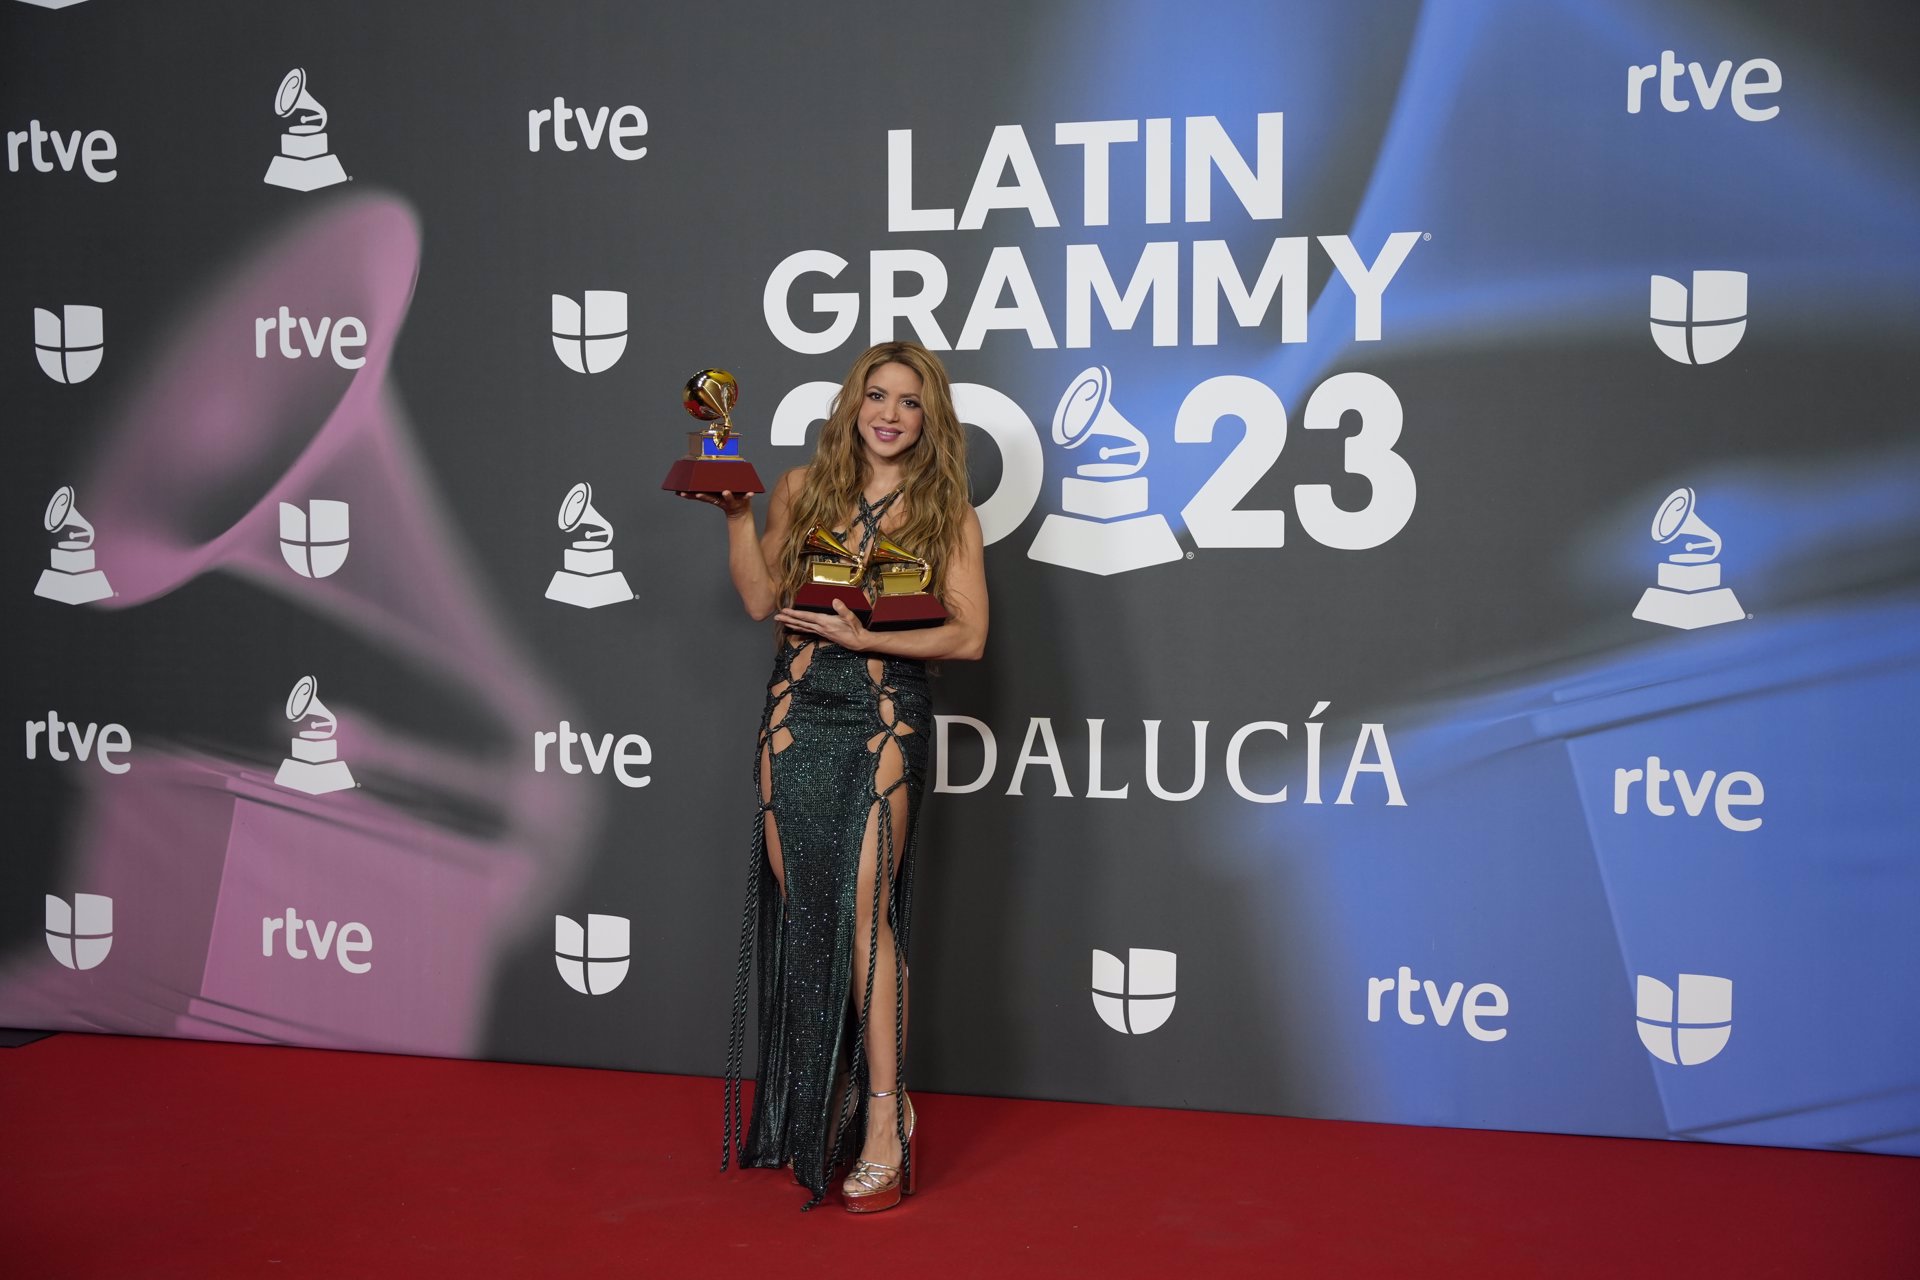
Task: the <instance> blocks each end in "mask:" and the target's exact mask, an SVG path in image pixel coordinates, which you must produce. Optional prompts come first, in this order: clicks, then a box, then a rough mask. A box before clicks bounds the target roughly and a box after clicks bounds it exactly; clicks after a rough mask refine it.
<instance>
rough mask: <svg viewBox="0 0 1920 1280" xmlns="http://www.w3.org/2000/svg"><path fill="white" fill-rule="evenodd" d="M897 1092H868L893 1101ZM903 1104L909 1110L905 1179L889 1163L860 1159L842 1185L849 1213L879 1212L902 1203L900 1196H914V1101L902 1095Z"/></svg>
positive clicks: (901, 1102)
mask: <svg viewBox="0 0 1920 1280" xmlns="http://www.w3.org/2000/svg"><path fill="white" fill-rule="evenodd" d="M897 1092H899V1091H898V1090H894V1089H889V1090H886V1091H884V1092H881V1093H869V1094H868V1095H867V1096H868V1097H869V1098H891V1097H892V1096H893V1095H894V1094H895V1093H897ZM900 1105H901V1106H903V1107H905V1108H906V1109H907V1152H906V1166H907V1171H906V1176H905V1177H904V1178H903V1177H902V1176H901V1173H900V1170H898V1169H896V1168H894V1167H893V1166H892V1165H890V1164H881V1163H880V1162H879V1161H878V1160H861V1161H859V1162H858V1163H856V1164H855V1165H854V1166H853V1172H852V1173H850V1174H848V1175H847V1180H846V1181H845V1182H843V1183H841V1184H840V1198H841V1199H842V1200H843V1201H845V1202H846V1206H847V1212H848V1213H878V1212H880V1210H882V1209H891V1208H893V1206H895V1205H897V1204H899V1203H900V1197H901V1195H902V1194H903V1193H904V1194H906V1195H912V1194H913V1165H914V1160H913V1121H914V1115H913V1099H912V1098H909V1097H906V1096H905V1095H904V1094H903V1095H902V1096H901V1100H900Z"/></svg>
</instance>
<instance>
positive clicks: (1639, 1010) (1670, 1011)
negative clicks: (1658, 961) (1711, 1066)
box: [1634, 973, 1733, 1067]
mask: <svg viewBox="0 0 1920 1280" xmlns="http://www.w3.org/2000/svg"><path fill="white" fill-rule="evenodd" d="M1635 982H1636V983H1637V984H1638V986H1637V989H1636V991H1635V996H1634V1012H1635V1013H1636V1014H1637V1015H1638V1022H1637V1025H1638V1026H1639V1028H1640V1043H1641V1044H1644V1045H1645V1046H1647V1052H1648V1053H1651V1054H1652V1055H1653V1056H1654V1057H1656V1058H1658V1059H1660V1061H1662V1062H1669V1063H1672V1064H1674V1065H1675V1066H1681V1067H1697V1066H1699V1065H1700V1064H1701V1063H1703V1062H1711V1061H1712V1060H1713V1059H1714V1058H1716V1057H1718V1056H1719V1055H1720V1051H1721V1050H1722V1049H1724V1048H1726V1047H1727V1040H1728V1038H1729V1037H1730V1036H1732V1035H1733V980H1732V979H1731V978H1715V977H1712V976H1710V975H1708V974H1704V973H1683V974H1680V975H1679V983H1680V990H1679V992H1678V994H1677V996H1676V994H1675V992H1674V989H1673V988H1672V987H1670V986H1668V985H1667V984H1666V983H1664V982H1662V981H1660V980H1659V979H1658V978H1649V977H1647V976H1646V975H1645V974H1639V975H1637V976H1636V978H1635Z"/></svg>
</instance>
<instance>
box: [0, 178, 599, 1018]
mask: <svg viewBox="0 0 1920 1280" xmlns="http://www.w3.org/2000/svg"><path fill="white" fill-rule="evenodd" d="M419 263H420V235H419V227H418V224H417V222H416V221H415V219H414V216H413V214H412V212H411V211H410V210H409V209H408V208H407V207H406V205H404V204H403V203H402V202H400V201H398V200H396V199H393V198H391V197H384V196H363V197H358V198H354V199H347V200H341V201H338V202H335V203H333V204H331V205H330V206H329V207H328V208H327V209H326V210H324V211H323V212H321V213H320V214H318V215H317V216H315V217H313V218H311V219H309V220H307V221H305V222H303V223H301V224H299V225H298V226H297V227H295V228H294V229H293V230H292V231H291V232H289V233H288V234H286V235H285V236H284V237H282V238H280V239H279V240H278V241H277V242H275V243H274V244H272V245H270V246H269V247H268V248H267V249H265V250H264V251H263V252H261V253H260V254H258V255H257V256H256V257H255V258H254V259H253V260H252V261H251V262H249V263H248V264H247V265H246V266H244V267H243V268H242V269H241V270H239V271H238V272H237V273H236V274H235V275H234V276H233V277H232V279H231V280H230V281H229V282H228V283H227V284H226V285H225V286H224V288H223V289H221V290H220V291H219V292H218V293H217V294H216V296H215V297H214V298H213V300H212V301H211V302H209V303H208V304H206V305H205V306H204V307H203V308H201V309H200V311H199V312H198V314H197V315H195V316H194V317H193V318H192V319H191V320H190V321H188V322H187V323H186V324H185V325H184V326H183V329H182V336H181V337H180V339H179V340H178V341H177V343H176V344H175V345H174V348H173V349H172V350H171V351H170V352H168V353H166V354H164V355H163V357H162V358H161V360H160V361H159V363H158V367H157V368H158V371H157V373H156V374H155V375H154V377H153V380H152V382H151V383H150V385H148V386H147V387H146V388H145V389H144V390H143V391H142V392H141V393H139V394H138V395H136V396H135V397H134V398H133V400H132V403H131V404H130V406H129V408H128V410H127V412H126V413H125V414H124V416H123V418H122V420H121V421H120V422H119V423H118V424H117V425H116V426H115V427H114V429H113V430H112V431H110V432H109V433H108V443H107V446H106V449H105V452H104V454H103V456H102V458H101V460H100V462H99V464H98V466H97V467H96V468H95V471H94V474H93V475H91V476H90V477H89V478H88V479H87V480H86V481H85V482H84V484H83V485H82V491H83V492H85V493H86V494H87V495H88V503H89V510H90V513H91V518H92V519H94V521H95V523H96V524H97V525H98V526H100V527H103V528H110V529H111V530H112V532H113V537H112V550H111V554H110V555H108V554H104V553H103V555H102V557H101V558H102V561H103V563H104V564H105V566H106V567H107V568H108V569H109V570H110V571H111V573H112V574H113V581H114V585H115V587H116V588H117V591H118V594H117V595H116V596H115V597H114V598H113V599H111V600H110V601H103V602H101V604H100V606H99V607H101V608H127V607H131V606H137V605H140V604H143V603H146V602H148V601H151V600H154V599H157V598H159V597H161V596H164V595H166V594H168V593H170V592H173V591H175V590H178V589H179V588H181V587H182V586H184V585H186V584H187V583H189V582H192V581H193V580H194V579H195V578H197V577H199V576H200V575H201V574H204V573H208V572H212V571H215V570H218V571H222V572H225V573H229V574H232V575H235V576H237V577H239V578H241V579H243V580H245V581H247V582H249V583H251V584H254V585H256V586H258V587H260V588H263V589H265V590H268V591H271V592H274V593H276V594H278V595H281V596H284V597H286V598H287V599H288V600H290V601H292V602H293V603H294V604H296V605H297V606H298V607H300V608H303V609H307V610H310V611H312V612H314V613H316V614H319V615H322V616H324V617H325V618H327V619H328V620H330V621H331V622H333V623H334V624H336V625H338V626H340V627H342V628H345V629H346V630H349V631H351V632H353V633H356V634H358V635H360V636H362V637H364V638H365V639H366V640H367V641H369V642H370V643H371V644H373V645H375V646H377V647H378V648H379V649H380V650H381V651H382V652H384V653H385V654H386V655H388V656H389V657H390V658H391V659H392V660H394V661H395V662H396V663H398V664H400V665H402V666H406V667H408V668H411V669H413V670H415V671H417V672H418V673H419V674H420V675H421V676H423V677H427V678H430V679H431V680H432V681H433V683H434V684H435V685H436V687H438V688H442V689H447V690H449V691H451V692H452V693H454V694H456V695H457V696H459V697H460V698H462V699H464V701H465V702H466V704H467V705H468V706H469V707H470V708H471V709H472V710H474V711H476V712H479V713H481V714H482V718H484V719H485V720H488V721H491V722H492V723H494V724H496V725H498V726H500V728H501V729H502V730H503V731H504V732H505V733H507V734H509V735H510V736H513V737H518V736H519V735H520V733H521V732H522V731H523V729H524V727H526V726H532V725H544V724H552V723H555V722H556V721H557V720H558V719H560V718H561V717H563V716H565V715H567V714H569V713H568V711H567V709H566V708H565V707H564V706H562V704H561V702H560V699H559V697H558V695H557V694H556V693H555V692H554V691H553V690H552V689H551V688H550V687H549V686H548V685H547V683H546V681H545V679H544V678H543V676H542V675H541V673H540V672H539V671H538V669H537V668H536V666H535V665H534V663H533V662H532V661H531V660H530V659H529V658H528V657H527V656H526V655H525V654H523V653H522V652H520V651H519V650H518V649H517V647H516V646H515V644H514V643H513V642H512V640H511V639H510V638H509V637H508V635H507V632H506V629H505V628H504V627H503V626H502V625H501V624H500V622H499V621H498V620H497V619H496V618H495V617H494V615H493V613H492V611H491V609H490V608H489V606H488V604H487V603H486V600H485V596H484V594H483V592H482V591H481V589H480V587H479V585H478V579H477V577H476V575H475V574H473V573H472V572H471V570H470V569H469V568H468V567H467V564H466V561H465V557H464V554H463V551H462V548H461V545H460V541H459V538H458V535H457V533H456V532H455V530H454V526H453V524H452V523H451V521H450V520H448V519H447V518H446V517H445V516H444V515H443V514H442V510H441V506H440V503H439V501H438V499H437V497H436V496H435V494H434V493H433V491H432V488H431V487H430V485H429V483H428V480H427V473H426V469H425V467H424V465H423V464H422V461H421V459H420V457H419V455H418V453H417V451H416V449H415V447H414V444H413V441H412V439H411V437H410V434H409V432H408V430H407V427H406V424H405V419H404V416H403V414H402V412H401V409H400V406H399V400H398V397H397V395H396V394H395V392H394V389H393V387H392V386H391V385H390V383H389V382H388V379H387V371H388V366H389V363H390V361H391V357H392V353H393V346H394V342H395V340H396V339H397V338H398V336H399V333H400V330H401V327H402V324H403V323H404V321H405V318H406V313H407V307H408V304H409V302H410V301H411V299H412V296H413V288H414V282H415V278H416V275H417V273H418V270H419ZM294 303H297V308H296V310H297V311H298V312H300V313H301V314H303V315H304V316H306V317H308V318H309V319H310V320H311V321H312V322H313V323H314V324H316V325H317V324H318V322H319V320H320V318H322V317H328V318H331V319H332V320H334V321H335V322H337V321H339V320H340V319H342V318H345V317H348V316H351V317H354V318H355V319H357V320H359V321H360V322H361V324H362V326H363V327H364V330H365V333H366V344H365V347H364V349H363V350H361V351H358V352H356V353H355V354H356V355H364V356H365V363H364V364H363V365H360V366H359V367H357V368H345V367H342V366H341V365H340V364H338V363H336V362H335V361H334V360H333V359H330V358H328V356H327V354H326V353H325V352H322V353H320V354H317V355H315V356H307V355H305V354H304V353H305V350H306V348H305V347H304V345H301V346H300V350H301V351H302V355H301V356H300V357H298V358H288V357H286V356H284V355H283V354H282V353H281V352H280V350H279V348H278V339H277V337H275V336H273V335H269V336H268V338H267V340H266V351H267V355H266V356H265V357H262V356H260V355H258V354H256V352H257V350H258V348H256V345H255V339H256V329H255V323H256V320H258V319H260V318H263V317H277V316H278V315H279V313H280V309H281V308H282V307H283V306H286V305H289V304H294ZM295 341H296V343H297V344H298V342H299V340H298V339H296V340H295ZM314 497H324V498H328V499H337V500H340V501H343V502H346V503H348V504H350V506H351V508H352V513H353V532H354V539H355V542H356V543H357V544H359V545H360V546H361V547H363V548H376V547H377V548H380V549H381V551H380V554H367V553H365V552H362V553H359V554H357V555H356V561H355V564H354V566H353V570H354V571H353V572H351V573H342V574H337V575H335V576H333V577H330V578H327V579H325V580H315V579H307V578H301V577H297V576H294V575H291V574H289V573H288V572H287V571H286V567H285V565H284V564H282V563H281V554H280V551H279V547H278V542H279V523H278V521H279V514H278V512H279V504H280V503H281V502H282V501H287V502H293V503H302V502H305V501H306V500H308V499H310V498H314ZM103 543H104V540H103ZM103 551H104V548H103ZM233 625H236V626H244V620H243V619H239V618H236V619H234V622H233ZM302 674H305V673H304V672H302V671H294V670H289V671H288V672H287V680H288V682H289V683H291V682H292V681H293V680H294V679H295V678H296V677H298V676H300V675H302ZM327 689H328V701H329V703H330V704H331V705H332V707H333V709H334V710H335V711H336V712H337V713H338V716H339V722H340V723H339V729H338V733H337V735H336V737H337V742H338V745H339V750H340V754H341V755H342V756H343V757H344V758H347V759H350V760H351V761H352V763H353V770H354V773H355V775H356V776H357V777H360V778H363V779H368V780H370V781H368V782H367V783H366V784H364V785H363V788H362V789H359V790H350V791H343V792H339V793H336V794H333V795H327V796H319V797H310V796H305V795H301V794H299V793H297V792H292V791H289V790H287V789H285V788H280V787H275V786H274V785H273V772H272V766H271V765H268V766H266V767H264V768H262V767H258V766H256V765H255V764H253V763H251V762H249V761H242V760H236V759H222V758H218V757H214V756H208V755H205V754H203V753H198V752H186V751H177V750H167V749H153V748H148V747H146V746H145V744H143V749H142V752H141V756H140V762H139V768H138V769H136V770H134V771H133V772H132V773H130V774H128V775H125V776H123V777H118V778H110V779H106V780H105V781H106V782H108V783H111V784H113V785H102V780H100V779H93V780H90V781H89V784H88V786H87V789H86V797H85V800H84V802H83V806H82V809H81V812H80V814H79V820H78V821H77V822H76V823H75V826H76V827H77V829H78V833H79V834H78V838H77V840H76V841H75V843H74V845H73V846H72V850H71V853H70V856H69V857H68V859H67V866H66V875H67V879H68V881H69V882H71V883H73V884H77V885H81V886H83V887H85V888H86V891H88V892H96V893H101V894H105V895H107V896H110V897H113V898H114V899H115V902H116V906H117V910H118V915H117V918H116V942H115V954H114V956H113V957H112V963H109V964H106V965H103V966H102V967H100V968H99V969H95V970H91V971H88V972H87V973H85V974H79V973H72V972H69V971H67V970H64V969H59V968H58V967H57V966H52V965H41V964H38V963H35V962H32V961H29V960H25V959H24V958H16V959H15V961H14V962H13V963H11V964H9V965H8V967H7V968H6V969H5V970H4V971H0V1024H10V1025H16V1026H37V1027H49V1028H56V1029H76V1030H104V1031H130V1032H143V1033H147V1034H156V1033H157V1034H176V1035H191V1036H201V1037H207V1038H218V1039H247V1040H254V1039H259V1040H270V1041H279V1042H288V1043H299V1044H312V1045H325V1046H330V1047H343V1048H371V1049H387V1050H399V1051H409V1052H420V1053H434V1054H450V1055H460V1054H467V1053H472V1052H474V1051H475V1050H476V1048H477V1047H478V1040H479V1036H480V1034H481V1032H482V1030H483V1027H484V1018H485V1013H486V1006H487V998H488V994H489V991H490V988H491V983H492V971H493V965H494V964H495V962H496V958H497V957H498V956H499V955H500V953H501V952H503V951H504V950H505V949H506V948H507V947H508V946H509V945H510V944H511V943H512V942H513V941H514V940H515V939H516V937H517V936H518V935H519V934H520V933H521V932H523V931H524V930H525V929H527V928H529V927H532V926H534V925H535V924H536V923H538V922H540V921H543V920H544V915H543V913H544V911H545V909H546V907H547V905H548V903H549V900H550V899H551V897H552V896H553V895H555V894H557V893H558V892H559V891H560V890H561V889H562V888H563V887H564V883H565V881H566V880H567V879H568V878H569V877H570V876H571V875H572V874H573V873H574V871H575V870H576V869H577V867H578V863H579V861H580V858H581V855H582V852H583V850H584V848H585V838H586V836H587V835H588V834H589V833H590V832H591V831H592V830H593V828H594V827H595V826H596V825H597V820H598V806H597V805H595V804H593V803H591V802H588V803H582V800H581V797H580V796H579V794H578V793H577V792H567V791H563V790H562V788H563V786H564V783H563V781H562V779H561V778H560V777H559V776H558V775H546V774H536V773H534V772H533V771H531V770H530V769H521V768H516V767H515V765H516V764H517V763H518V762H519V756H518V754H517V753H500V752H497V751H495V752H493V753H492V754H488V755H478V754H468V753H465V752H461V751H458V750H454V749H450V748H448V747H446V746H443V745H440V744H435V743H429V742H426V741H424V740H421V739H419V738H417V737H415V736H412V735H409V734H404V733H400V732H397V731H392V730H389V729H388V728H386V727H385V726H383V725H382V723H381V721H380V718H379V716H378V713H377V711H376V710H374V709H371V708H368V707H365V706H358V705H355V702H354V698H353V691H352V688H351V685H350V684H343V683H342V682H340V681H338V680H329V681H328V683H327ZM260 723H261V726H262V730H263V737H262V741H261V742H260V743H259V744H258V745H259V747H260V748H262V749H263V750H265V749H271V750H275V751H278V750H280V749H283V748H285V746H286V742H285V741H284V736H285V734H286V732H287V731H288V729H289V728H290V726H289V725H288V724H287V723H286V722H285V721H284V720H283V719H282V718H281V716H280V715H279V709H278V708H277V707H263V708H262V716H261V721H260ZM496 741H497V740H496ZM404 796H411V797H425V798H429V799H422V800H420V801H418V802H402V801H400V800H398V799H388V798H384V797H404ZM431 798H437V799H431ZM446 802H451V807H453V808H464V809H466V810H467V811H469V812H479V813H483V814H486V815H488V818H489V821H488V822H486V823H485V824H484V825H485V828H486V831H487V834H484V835H477V834H474V833H473V831H472V830H471V826H472V825H473V824H467V825H465V826H462V827H459V828H456V827H453V826H449V825H448V824H446V823H445V822H443V821H441V820H439V817H438V815H440V814H444V813H446V812H448V811H449V807H450V806H449V804H448V803H446ZM289 908H292V909H295V910H296V911H297V913H298V915H299V916H300V917H301V918H302V919H303V920H305V919H308V918H313V919H315V920H316V927H317V928H318V929H320V930H321V931H322V932H323V933H324V929H325V926H326V924H327V923H328V922H332V923H334V924H335V925H336V926H340V927H344V926H345V925H346V924H348V923H359V924H361V925H363V926H364V927H365V930H366V932H367V933H368V934H370V936H371V939H372V946H371V947H370V948H369V949H367V950H365V951H364V952H362V951H360V950H358V949H354V950H353V951H352V958H353V959H354V961H355V963H370V964H371V965H372V968H371V969H369V970H367V971H365V972H355V971H353V970H352V969H350V968H348V967H346V966H343V965H341V964H340V963H338V957H339V952H338V951H337V950H335V949H334V945H333V944H329V947H328V952H329V954H328V956H327V957H326V958H325V959H324V961H323V960H321V959H320V958H319V957H317V956H310V957H309V958H307V959H299V958H296V957H293V956H291V955H289V954H287V953H286V951H285V949H284V945H282V947H281V948H280V949H279V950H277V951H275V953H274V954H272V955H267V954H263V950H265V949H271V948H270V947H269V948H263V937H262V930H263V925H262V920H263V918H264V917H267V916H273V915H280V914H281V913H283V912H285V911H286V910H287V909H289ZM281 932H282V933H283V932H284V926H283V929H282V931H281ZM338 936H339V930H338V929H336V933H335V938H336V941H337V938H338ZM352 936H353V937H354V939H355V940H356V941H357V939H358V936H359V935H358V934H354V935H352ZM301 937H302V943H301V945H302V946H303V947H307V949H309V950H311V947H308V946H307V944H306V942H305V938H306V937H307V934H306V932H305V930H304V929H303V930H302V934H301ZM44 952H45V949H44V948H41V955H42V958H44ZM50 969H51V970H52V972H49V971H48V970H50Z"/></svg>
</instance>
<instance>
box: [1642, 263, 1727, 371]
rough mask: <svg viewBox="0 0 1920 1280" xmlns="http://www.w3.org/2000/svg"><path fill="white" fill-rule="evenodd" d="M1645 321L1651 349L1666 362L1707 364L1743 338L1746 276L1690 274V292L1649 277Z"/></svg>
mask: <svg viewBox="0 0 1920 1280" xmlns="http://www.w3.org/2000/svg"><path fill="white" fill-rule="evenodd" d="M1648 316H1649V319H1650V320H1651V321H1652V324H1653V343H1654V345H1655V346H1657V347H1659V348H1660V350H1661V351H1663V352H1665V353H1666V354H1667V355H1668V356H1669V357H1670V358H1672V359H1674V360H1678V361H1679V362H1680V363H1681V364H1712V363H1713V362H1714V361H1715V360H1719V359H1722V358H1724V357H1726V356H1728V355H1731V354H1732V352H1733V349H1734V348H1735V347H1737V346H1739V345H1740V339H1741V338H1742V337H1744V336H1745V335H1746V332H1747V273H1746V272H1744V271H1696V272H1694V273H1693V289H1692V291H1691V292H1689V291H1688V289H1687V286H1686V285H1684V284H1681V283H1680V282H1679V281H1678V280H1675V279H1673V278H1672V277H1671V276H1655V277H1654V278H1653V299H1652V303H1651V305H1650V307H1649V311H1648Z"/></svg>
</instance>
